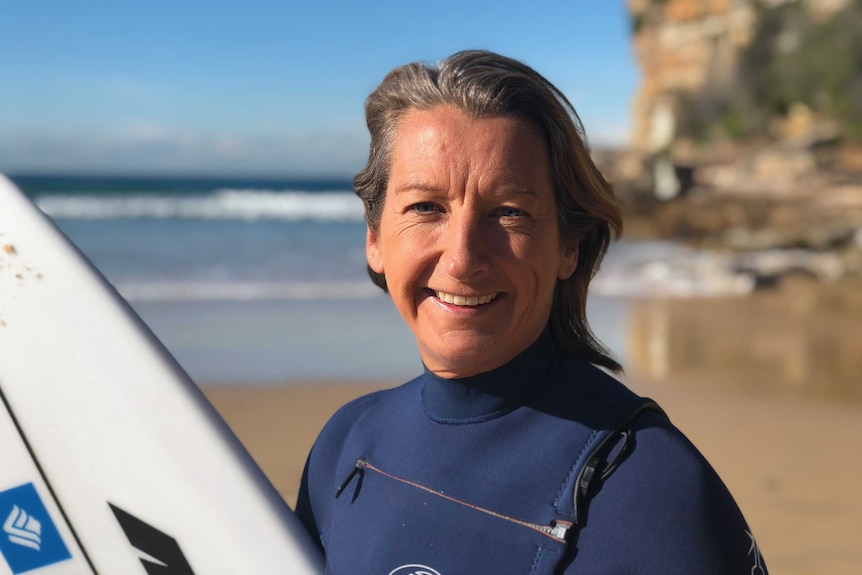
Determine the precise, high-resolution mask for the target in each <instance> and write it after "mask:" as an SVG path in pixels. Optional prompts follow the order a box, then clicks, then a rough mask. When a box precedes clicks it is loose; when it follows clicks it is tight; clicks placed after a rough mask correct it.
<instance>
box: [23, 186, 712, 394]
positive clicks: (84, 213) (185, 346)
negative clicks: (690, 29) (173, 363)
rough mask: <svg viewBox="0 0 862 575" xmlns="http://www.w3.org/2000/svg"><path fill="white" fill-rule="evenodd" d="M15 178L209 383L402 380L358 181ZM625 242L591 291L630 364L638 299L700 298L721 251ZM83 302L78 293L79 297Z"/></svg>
mask: <svg viewBox="0 0 862 575" xmlns="http://www.w3.org/2000/svg"><path fill="white" fill-rule="evenodd" d="M12 179H13V180H14V181H15V182H16V183H17V184H18V185H19V186H21V188H22V189H23V190H24V191H25V193H27V194H28V196H30V197H31V198H32V199H33V200H34V201H35V202H36V203H37V205H38V206H39V207H40V208H41V209H42V210H43V211H44V212H45V213H47V214H48V215H49V216H50V217H51V218H52V219H53V220H54V221H55V222H56V223H57V225H58V226H59V227H60V228H61V229H62V230H63V232H64V233H66V235H67V236H68V237H69V238H71V239H72V241H73V242H75V244H76V245H77V246H78V247H79V248H80V249H81V251H82V252H83V253H84V254H86V255H87V257H88V258H90V260H91V261H92V262H93V263H94V264H95V265H96V267H97V268H99V270H100V271H101V272H102V273H103V274H104V275H105V276H106V277H107V279H108V280H109V281H110V282H111V283H112V284H113V285H114V286H115V287H116V288H117V290H118V291H119V292H120V293H121V294H122V295H123V296H124V297H125V298H126V299H127V300H128V301H129V303H130V304H131V305H132V307H133V308H134V309H135V310H136V311H137V312H138V314H139V315H141V317H142V318H143V320H144V321H145V322H146V323H147V324H148V325H149V326H150V328H151V329H152V330H153V331H154V332H155V334H156V335H157V336H158V337H159V339H160V340H161V341H162V342H163V343H164V344H165V346H166V347H167V348H168V349H169V350H170V351H171V352H172V353H173V354H174V355H175V357H176V358H177V359H178V361H179V362H180V364H181V365H182V366H183V367H184V368H185V369H186V370H187V371H188V372H189V374H190V375H191V376H192V377H193V378H194V379H195V380H196V381H198V382H201V383H218V382H231V383H276V382H291V381H298V380H308V379H333V378H339V379H358V380H381V379H382V380H386V381H399V380H404V379H407V378H409V377H411V376H413V375H416V374H418V373H419V372H420V371H421V369H422V366H421V362H420V360H419V357H418V354H417V353H416V348H415V341H414V340H413V337H412V335H411V333H410V332H409V330H408V329H407V328H406V326H405V325H404V324H403V322H402V321H401V319H400V317H399V316H398V314H397V312H396V310H395V309H394V307H393V306H392V304H391V301H390V300H389V298H388V296H386V295H385V294H383V293H382V292H381V291H380V290H379V289H378V288H377V287H375V286H374V285H373V284H372V283H371V282H370V280H369V279H368V276H367V272H366V265H365V223H364V219H363V211H362V203H361V202H360V201H359V199H358V198H356V196H355V195H354V194H353V192H352V189H351V185H350V182H349V181H348V180H338V179H333V180H297V179H216V178H155V177H153V178H141V177H138V178H133V177H104V176H102V177H85V176H74V177H60V176H52V177H35V176H24V175H18V176H15V175H13V176H12ZM704 257H705V256H703V254H699V253H697V252H694V251H692V250H690V249H688V248H684V247H682V246H678V245H675V244H668V243H664V242H648V243H644V242H625V241H623V242H618V243H617V244H615V245H614V246H613V247H612V248H611V250H610V252H609V254H608V257H607V258H606V262H605V265H604V267H603V270H602V271H601V272H600V274H599V276H598V277H597V278H596V280H595V283H594V289H593V291H592V293H591V296H590V300H589V305H588V315H589V318H590V323H591V326H592V327H593V329H594V331H595V332H596V334H597V336H598V337H599V339H601V340H602V341H603V342H604V343H605V344H606V345H607V346H608V347H609V348H610V350H611V351H612V353H613V354H614V355H615V356H616V357H617V359H619V360H621V361H622V362H625V360H626V355H627V353H626V342H627V333H628V327H627V324H626V321H627V309H628V299H627V298H629V297H631V296H633V295H634V296H638V295H644V294H650V293H663V292H667V293H671V294H675V293H683V294H685V293H697V292H698V291H699V290H700V291H703V290H704V289H708V288H707V287H704V286H708V285H714V282H712V283H709V282H707V283H704V282H703V281H701V280H702V278H703V276H704V273H705V272H704V270H707V271H709V270H710V269H714V268H715V267H716V262H715V261H714V259H707V260H704ZM70 305H74V302H70Z"/></svg>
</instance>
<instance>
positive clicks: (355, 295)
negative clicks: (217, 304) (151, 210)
mask: <svg viewBox="0 0 862 575" xmlns="http://www.w3.org/2000/svg"><path fill="white" fill-rule="evenodd" d="M116 287H117V290H118V291H119V292H120V293H121V294H122V295H123V297H124V298H126V299H127V300H129V301H283V300H306V301H311V300H353V299H369V298H373V297H376V296H379V295H380V294H382V293H383V292H381V291H380V289H379V288H378V287H376V286H375V285H373V284H372V283H371V282H370V281H369V280H364V281H361V282H239V281H233V282H202V281H197V282H195V281H189V282H183V281H164V282H119V283H118V284H117V286H116Z"/></svg>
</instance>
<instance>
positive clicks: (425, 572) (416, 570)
mask: <svg viewBox="0 0 862 575" xmlns="http://www.w3.org/2000/svg"><path fill="white" fill-rule="evenodd" d="M389 575H440V572H439V571H437V570H436V569H431V568H430V567H426V566H425V565H402V566H401V567H396V568H395V569H394V570H392V571H390V572H389Z"/></svg>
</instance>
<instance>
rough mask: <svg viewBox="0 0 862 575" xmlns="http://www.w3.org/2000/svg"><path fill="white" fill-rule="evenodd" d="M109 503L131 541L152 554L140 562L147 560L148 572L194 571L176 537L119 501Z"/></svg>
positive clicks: (189, 574)
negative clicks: (133, 513) (160, 529)
mask: <svg viewBox="0 0 862 575" xmlns="http://www.w3.org/2000/svg"><path fill="white" fill-rule="evenodd" d="M108 505H110V507H111V511H113V512H114V517H116V518H117V521H118V522H119V523H120V527H122V528H123V531H125V532H126V537H128V538H129V543H131V544H132V546H133V547H134V548H135V549H137V550H138V551H142V552H143V553H145V554H147V555H148V556H149V557H148V558H146V559H145V558H143V557H141V563H143V564H144V569H146V570H147V575H194V571H192V568H191V566H190V565H189V562H188V561H187V560H186V557H185V555H183V551H182V549H180V545H179V543H177V540H176V539H174V538H173V537H171V536H170V535H167V534H165V533H162V532H161V531H159V530H158V529H156V528H155V527H153V526H152V525H148V524H146V523H144V522H143V521H141V520H140V519H138V518H137V517H135V516H134V515H132V514H131V513H129V512H127V511H123V510H122V509H120V508H119V507H117V506H116V505H114V504H112V503H110V502H108Z"/></svg>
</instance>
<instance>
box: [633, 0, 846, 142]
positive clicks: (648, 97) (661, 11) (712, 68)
mask: <svg viewBox="0 0 862 575" xmlns="http://www.w3.org/2000/svg"><path fill="white" fill-rule="evenodd" d="M848 1H849V0H628V8H629V12H630V13H631V16H632V28H633V40H634V49H635V55H636V59H637V62H638V65H639V67H640V70H641V75H642V78H641V83H640V87H639V89H638V92H637V95H636V96H635V99H634V103H633V120H634V122H633V132H632V142H631V143H632V145H633V147H634V148H635V149H637V150H639V151H642V152H650V153H655V152H657V151H660V150H662V149H665V148H667V146H668V145H669V144H670V143H671V141H672V139H673V137H674V132H675V129H674V124H675V123H676V122H678V121H679V116H680V114H681V113H682V111H681V110H680V105H681V102H680V96H681V95H686V96H688V97H691V98H695V99H698V98H709V97H710V94H712V93H719V92H721V91H723V90H728V89H732V85H731V83H732V81H733V79H734V77H735V75H736V69H737V65H738V61H739V55H740V51H741V50H742V49H744V48H745V47H747V46H748V44H749V43H750V42H751V41H752V36H753V33H754V29H755V25H756V23H757V18H758V10H757V5H758V4H761V5H763V6H766V7H770V6H771V7H774V6H776V5H780V4H787V3H792V2H805V3H806V4H807V8H808V11H809V12H810V13H811V14H812V15H813V16H814V17H820V18H825V17H828V16H829V15H832V14H834V13H835V12H837V11H838V10H841V9H843V8H844V7H845V6H846V5H847V3H848Z"/></svg>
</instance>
